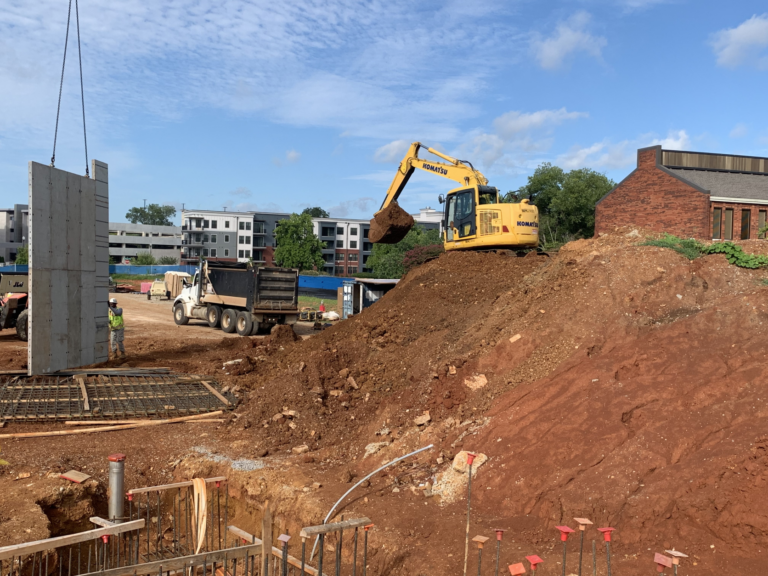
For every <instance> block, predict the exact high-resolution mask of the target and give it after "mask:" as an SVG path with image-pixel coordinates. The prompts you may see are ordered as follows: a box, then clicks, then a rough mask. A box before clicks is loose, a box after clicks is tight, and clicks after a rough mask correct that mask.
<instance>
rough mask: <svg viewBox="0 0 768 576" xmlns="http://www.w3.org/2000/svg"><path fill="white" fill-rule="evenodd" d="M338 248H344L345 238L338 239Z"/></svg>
mask: <svg viewBox="0 0 768 576" xmlns="http://www.w3.org/2000/svg"><path fill="white" fill-rule="evenodd" d="M336 248H344V240H336Z"/></svg>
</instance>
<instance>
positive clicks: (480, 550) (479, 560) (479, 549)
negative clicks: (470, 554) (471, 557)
mask: <svg viewBox="0 0 768 576" xmlns="http://www.w3.org/2000/svg"><path fill="white" fill-rule="evenodd" d="M482 563H483V548H482V546H478V547H477V576H480V566H481V564H482Z"/></svg>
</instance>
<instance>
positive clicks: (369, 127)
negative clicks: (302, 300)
mask: <svg viewBox="0 0 768 576" xmlns="http://www.w3.org/2000/svg"><path fill="white" fill-rule="evenodd" d="M66 10H67V2H66V0H37V1H36V2H34V3H31V2H29V1H28V0H5V1H4V2H3V9H2V10H1V11H0V204H2V205H3V206H2V207H6V205H11V204H13V203H14V202H23V201H25V200H26V195H27V162H28V161H29V160H36V161H39V162H44V163H48V162H49V161H50V160H49V159H50V156H51V146H52V140H53V127H54V121H55V114H56V98H57V95H58V81H59V74H60V72H61V53H62V49H63V44H64V31H65V25H66ZM767 10H768V9H767V8H766V5H765V3H764V2H757V1H754V2H753V1H748V0H740V1H739V2H722V1H714V0H712V1H703V0H668V1H666V0H572V1H560V2H555V1H552V2H542V1H541V0H539V1H534V0H518V1H515V0H509V1H495V2H494V1H490V0H474V1H471V2H470V1H466V0H465V1H461V2H460V1H443V2H434V1H431V0H422V1H421V2H413V1H411V0H408V1H406V0H370V1H362V0H306V1H299V0H294V1H287V2H274V1H272V2H266V1H260V0H254V1H249V2H244V1H232V0H215V1H214V0H164V1H163V2H150V1H149V0H124V1H122V2H109V1H107V0H82V1H81V2H80V11H81V22H80V26H81V33H82V38H83V70H84V75H85V89H86V114H87V123H88V145H89V146H88V151H89V155H90V157H91V158H97V159H99V160H103V161H105V162H108V163H109V165H110V219H111V220H113V221H123V220H124V214H125V212H126V211H127V210H128V209H129V208H130V207H132V206H135V205H141V204H142V203H143V200H144V199H146V200H147V202H157V203H168V204H173V205H175V206H177V207H179V208H180V207H181V204H182V203H184V204H185V205H186V206H187V207H188V208H207V209H222V207H225V206H226V207H227V208H228V209H230V210H234V209H238V208H239V209H244V210H269V211H285V212H291V211H300V210H301V209H302V208H303V207H305V206H308V205H320V206H323V207H324V208H326V209H328V210H330V212H331V214H332V215H333V216H337V217H355V218H369V217H370V216H371V215H372V213H373V212H374V211H375V210H376V209H378V206H379V204H380V202H381V200H382V198H383V196H384V193H385V191H386V188H387V186H388V184H389V182H390V180H391V178H392V175H393V174H394V170H395V168H396V165H397V163H398V162H399V160H400V158H401V156H402V154H403V152H404V149H405V147H406V146H407V144H408V143H409V142H412V141H416V140H418V141H420V142H422V143H424V144H427V145H431V146H433V147H435V148H438V149H440V150H443V151H445V152H448V153H449V154H453V155H456V156H458V157H460V158H462V159H466V160H469V161H471V162H472V163H473V164H474V165H475V166H476V167H478V168H480V169H481V170H482V171H483V172H484V173H485V175H486V176H487V177H488V178H489V180H490V183H491V184H492V185H495V186H497V187H499V188H500V189H501V190H502V191H506V190H510V189H514V188H517V187H518V186H520V185H521V184H523V183H524V182H525V180H526V177H527V176H528V175H529V174H530V173H531V172H532V171H533V170H534V169H535V168H536V166H537V165H539V164H540V163H541V162H552V163H555V164H558V165H560V166H563V167H564V168H580V167H590V168H593V169H595V170H598V171H601V172H605V173H607V174H608V175H609V176H610V177H612V178H613V179H615V180H617V181H618V180H620V179H621V178H623V177H624V176H625V175H626V174H627V173H629V172H630V171H631V170H632V168H633V167H634V164H635V154H636V150H637V148H638V147H642V146H647V145H651V144H656V143H661V144H662V145H664V146H665V147H667V148H677V149H688V150H701V151H710V152H728V153H735V154H754V155H763V156H768V106H766V94H767V93H768V11H767ZM73 23H74V15H73ZM71 41H72V38H71V39H70V42H71ZM74 48H75V46H74V45H73V44H72V43H70V51H69V56H68V66H67V73H66V77H65V86H64V96H63V103H62V120H61V123H60V127H59V143H58V147H57V161H56V165H57V167H59V168H63V169H66V170H70V171H73V172H79V173H83V172H84V167H85V166H84V165H85V161H84V153H83V142H82V125H81V117H80V109H79V105H80V101H79V81H78V76H77V67H76V64H77V60H76V52H75V51H74ZM451 184H452V183H451V182H450V181H447V180H444V179H441V178H438V177H435V176H434V175H428V174H417V175H416V176H414V178H412V180H411V183H410V184H409V187H408V188H407V189H406V191H405V192H404V193H403V196H402V197H401V201H402V204H404V205H405V207H406V208H407V209H409V210H411V211H416V210H417V209H418V208H420V207H424V206H427V205H431V206H432V207H438V204H437V195H438V194H439V193H440V192H445V191H447V190H449V189H450V188H452V187H453V186H452V185H451ZM177 221H178V218H177Z"/></svg>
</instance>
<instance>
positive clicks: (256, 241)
mask: <svg viewBox="0 0 768 576" xmlns="http://www.w3.org/2000/svg"><path fill="white" fill-rule="evenodd" d="M265 242H266V241H265V239H264V236H254V237H253V245H254V246H258V247H260V248H263V247H264V246H266V243H265Z"/></svg>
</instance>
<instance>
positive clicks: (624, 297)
mask: <svg viewBox="0 0 768 576" xmlns="http://www.w3.org/2000/svg"><path fill="white" fill-rule="evenodd" d="M628 232H629V231H628V230H620V231H617V232H616V233H613V234H610V235H605V236H602V237H600V238H596V239H590V240H580V241H577V242H573V243H570V244H568V245H566V246H565V247H564V248H563V249H562V250H561V251H560V252H559V253H558V254H556V255H554V256H553V257H551V258H547V257H543V256H535V255H534V256H530V257H527V258H516V257H514V256H512V257H510V256H504V255H500V254H486V253H458V252H450V253H446V254H444V255H442V256H440V257H439V258H438V259H436V260H433V261H431V262H428V263H426V264H424V265H422V266H420V267H419V268H417V269H415V270H413V271H412V272H410V273H409V274H408V275H407V276H406V277H405V278H404V279H403V280H402V281H401V282H400V283H399V284H398V286H397V287H396V288H395V289H394V290H393V291H391V292H390V293H389V294H387V295H386V296H385V297H384V298H383V299H382V300H381V301H380V302H379V303H377V304H376V305H374V306H373V307H371V308H369V309H367V310H365V311H364V312H363V313H361V314H359V315H357V316H355V317H353V318H351V319H350V320H347V321H344V322H341V323H339V324H338V325H336V326H334V327H332V328H329V329H327V330H324V331H323V332H321V333H320V334H318V335H317V336H315V337H312V338H309V339H307V340H303V341H295V339H294V337H293V336H292V335H290V334H288V333H287V332H286V331H283V330H280V331H277V332H276V333H275V334H273V335H270V336H269V337H266V338H225V339H221V340H219V341H217V340H205V339H202V338H200V339H198V340H197V341H193V342H185V341H178V340H172V339H171V340H163V341H159V340H153V339H152V336H151V335H148V336H146V337H145V338H143V339H142V341H141V344H139V342H138V341H135V343H134V345H133V346H134V348H133V349H134V350H136V349H138V347H139V346H142V348H141V349H140V352H139V353H138V354H134V356H133V357H132V358H131V364H132V365H134V366H142V365H166V366H171V367H173V368H174V369H177V370H181V371H190V372H195V373H203V374H211V375H215V376H216V377H217V378H218V379H219V381H221V382H223V383H225V384H227V385H229V386H232V387H237V390H238V393H240V394H241V395H242V396H243V404H242V405H241V406H240V407H239V408H238V410H237V411H236V414H235V415H233V416H232V417H231V418H230V419H229V422H228V423H227V424H226V425H225V426H223V428H222V430H220V431H218V432H217V433H216V436H217V441H220V442H221V443H222V444H224V445H226V444H227V443H230V444H231V443H234V442H238V443H243V444H244V445H247V446H252V447H253V450H254V452H256V454H255V455H256V456H260V455H263V454H264V453H268V454H270V455H272V454H279V453H282V454H285V453H286V452H288V451H290V449H291V448H292V447H296V446H298V445H301V444H307V445H308V446H309V448H310V452H309V453H308V454H305V455H303V456H295V457H292V458H293V460H295V461H296V463H297V465H303V466H306V467H313V466H315V465H316V464H315V463H317V462H321V463H322V464H323V468H322V474H321V473H320V472H318V473H317V474H318V475H319V476H318V477H323V478H324V480H323V481H324V482H326V483H328V484H329V489H330V492H329V494H328V495H327V496H326V498H327V503H328V504H329V503H330V502H331V501H332V496H337V495H340V494H341V493H343V491H344V490H345V489H346V488H348V486H347V482H348V481H349V478H346V477H345V478H343V479H341V480H337V481H335V482H329V478H330V476H329V475H332V474H339V473H343V474H344V475H351V476H358V477H359V476H360V475H362V474H364V473H365V472H367V471H369V470H371V469H373V468H374V467H375V464H377V463H378V462H383V461H386V460H387V459H388V458H392V457H395V456H397V455H400V454H402V453H404V452H406V451H408V450H409V449H415V448H417V447H420V446H423V445H426V444H428V443H434V444H435V445H436V448H435V449H434V450H433V451H432V452H431V454H430V456H429V459H428V460H427V459H426V458H425V459H424V460H422V461H421V462H422V463H421V465H420V466H419V467H417V468H416V469H413V470H412V471H411V472H410V473H409V474H410V475H409V474H406V470H407V468H406V467H401V468H400V469H398V470H397V471H393V473H392V474H391V475H389V476H386V477H385V478H384V479H382V480H381V482H385V480H386V481H387V482H389V484H386V483H385V484H384V485H383V486H379V485H376V484H374V486H373V487H372V488H371V489H375V490H376V491H377V492H376V494H377V495H378V496H377V498H376V499H372V500H371V502H370V503H366V504H365V505H363V504H362V503H360V502H358V504H359V505H360V508H361V509H362V510H363V511H364V513H366V514H368V515H369V516H370V517H372V518H374V516H376V515H378V517H379V518H381V519H382V520H383V519H386V522H387V523H389V521H394V520H395V519H396V520H397V523H396V524H394V525H393V527H392V528H391V529H392V530H394V531H396V532H397V533H398V536H399V538H400V540H398V539H394V540H393V542H394V543H397V542H398V541H400V542H402V539H403V538H404V539H405V541H408V542H410V541H409V540H408V538H416V539H417V540H418V539H419V538H420V537H421V536H423V537H424V538H425V539H426V540H425V542H426V544H427V545H425V546H423V547H422V548H420V549H419V558H420V559H421V560H420V562H417V563H416V564H414V563H411V564H409V565H408V566H403V567H401V568H397V569H394V568H393V569H392V570H391V571H390V572H389V573H391V574H416V573H420V572H419V570H421V567H422V566H421V565H422V564H423V567H427V566H435V567H445V568H446V569H449V568H450V573H456V571H455V565H456V559H457V558H458V557H462V556H463V538H462V535H463V527H462V522H461V514H462V512H461V510H462V508H463V506H464V505H465V503H464V502H461V501H459V502H456V503H454V504H450V505H446V506H442V507H441V506H440V505H437V504H435V500H436V498H429V499H425V498H424V497H423V496H421V495H420V493H419V494H416V495H414V494H412V493H411V492H410V490H405V489H404V487H406V486H415V485H417V484H418V483H419V482H426V481H434V477H435V475H436V474H437V473H439V472H442V471H443V470H445V468H446V467H447V466H448V462H449V461H450V458H452V457H453V455H454V454H456V453H457V452H458V451H459V450H462V449H464V450H472V451H477V452H481V453H484V454H486V455H488V456H489V461H488V463H487V464H485V465H484V466H483V467H482V468H481V469H480V470H479V472H478V476H477V479H476V481H474V482H473V510H474V514H476V516H475V521H474V522H473V534H474V533H483V534H484V535H486V536H488V535H492V533H491V528H494V527H501V528H512V529H513V530H514V533H513V534H511V535H510V538H512V539H514V540H515V542H516V543H517V544H518V545H519V546H520V554H521V557H520V558H519V559H518V560H516V561H520V560H522V554H523V553H525V554H531V553H539V555H540V556H542V557H544V558H545V560H546V561H547V563H548V564H547V566H549V568H548V569H549V570H550V572H551V573H559V570H560V568H557V567H556V562H557V561H558V555H559V553H560V548H559V546H558V545H557V544H558V542H557V536H556V532H555V531H554V526H555V525H556V524H563V523H565V524H570V525H571V526H572V527H574V522H573V521H572V518H574V517H580V516H584V517H587V518H590V519H591V520H592V521H594V522H595V524H596V526H607V525H610V526H613V527H615V528H617V532H616V534H615V543H614V552H615V555H614V557H613V565H614V568H615V569H614V573H615V574H624V575H627V576H632V575H635V574H638V575H640V574H647V573H650V571H651V570H653V569H654V568H655V566H654V565H653V563H652V561H651V558H652V553H653V552H654V551H663V549H666V548H671V547H672V546H674V547H676V548H678V549H680V550H683V551H685V552H686V553H688V554H689V555H691V558H690V560H688V561H687V563H684V565H683V568H682V569H681V572H680V574H681V576H682V575H684V574H697V575H707V576H708V575H715V574H720V573H724V572H725V571H726V570H727V571H729V572H730V573H739V574H747V573H758V572H759V570H758V568H757V567H758V566H760V567H762V566H763V565H764V563H765V557H766V554H768V553H767V552H766V551H765V550H764V549H765V548H766V546H768V503H766V501H765V498H763V497H762V496H763V492H764V489H765V486H766V483H767V482H768V454H766V449H767V448H768V427H766V424H768V420H767V419H766V417H767V416H768V408H767V407H766V400H768V384H767V383H766V378H765V377H766V371H767V369H766V364H765V355H766V346H765V341H766V336H768V334H767V332H768V308H766V307H767V306H768V302H766V295H767V294H768V286H766V285H764V283H763V280H764V279H765V276H766V273H765V271H760V270H745V269H740V268H736V267H734V266H732V265H729V264H728V263H727V261H726V260H725V258H724V257H723V256H721V255H713V256H707V257H704V258H700V259H697V260H694V261H688V260H687V259H685V258H684V257H682V256H680V255H679V254H677V253H675V252H673V251H671V250H668V249H663V248H656V247H649V246H639V245H638V244H639V243H640V242H641V241H642V236H641V237H638V236H637V234H635V233H633V234H627V233H628ZM762 244H763V243H759V242H747V243H744V247H745V249H746V250H747V251H749V252H762V251H764V250H765V249H764V247H763V245H762ZM190 328H191V327H185V328H180V330H184V329H190ZM201 330H202V328H201ZM518 335H519V338H518ZM128 344H129V350H131V346H130V345H131V342H128ZM232 359H242V360H243V361H242V362H240V363H238V364H233V365H228V366H224V362H226V361H228V360H232ZM468 384H471V385H472V386H471V387H470V386H469V385H468ZM289 410H290V411H295V412H296V415H295V416H292V415H290V414H289V413H287V411H289ZM426 410H428V411H429V414H430V419H431V420H430V422H429V423H427V424H426V425H422V426H420V427H417V425H416V424H415V423H414V422H413V420H414V418H415V417H417V416H420V415H422V413H423V412H424V411H426ZM283 412H286V415H282V413H283ZM278 415H280V416H278ZM381 441H391V442H392V446H391V447H390V448H389V449H386V450H385V451H383V452H382V454H381V455H380V454H376V455H375V456H373V457H369V458H367V459H363V452H364V449H365V446H366V445H367V444H369V443H371V442H381ZM438 457H440V458H439V459H438ZM323 475H324V476H323ZM351 476H350V477H351ZM286 481H288V480H286ZM392 483H394V485H395V486H398V485H399V486H401V488H403V489H402V490H401V491H400V493H399V494H397V493H395V494H392V492H391V487H390V488H386V487H385V486H391V485H392ZM411 500H413V502H411ZM420 501H425V502H429V506H424V505H423V504H419V502H420ZM474 530H477V531H478V532H474ZM394 536H395V535H394V534H393V535H392V537H393V538H394ZM595 537H599V536H597V533H596V532H595V531H594V530H593V531H592V532H590V533H589V534H588V538H589V539H591V538H595ZM417 545H418V544H417ZM572 553H573V549H571V554H572ZM448 554H453V557H448ZM417 568H418V570H417ZM570 568H571V563H570V562H569V572H570ZM424 570H425V571H424V573H427V571H426V568H424ZM599 573H600V574H602V573H604V572H603V570H602V569H601V571H600V572H599Z"/></svg>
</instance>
